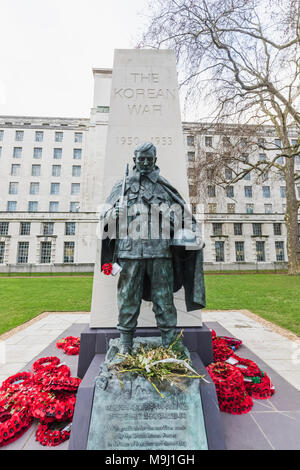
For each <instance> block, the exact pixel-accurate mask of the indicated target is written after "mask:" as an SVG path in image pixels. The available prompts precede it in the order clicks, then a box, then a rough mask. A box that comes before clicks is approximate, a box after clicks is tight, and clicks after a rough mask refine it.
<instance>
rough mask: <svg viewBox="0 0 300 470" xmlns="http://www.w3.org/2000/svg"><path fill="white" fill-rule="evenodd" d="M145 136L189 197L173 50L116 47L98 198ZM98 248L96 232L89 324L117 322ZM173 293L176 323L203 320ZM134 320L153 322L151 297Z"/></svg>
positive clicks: (111, 280) (113, 282) (112, 280)
mask: <svg viewBox="0 0 300 470" xmlns="http://www.w3.org/2000/svg"><path fill="white" fill-rule="evenodd" d="M143 142H152V143H153V144H154V145H155V146H156V148H157V157H158V161H157V162H158V166H159V168H160V174H161V175H162V176H165V177H166V178H167V179H168V181H169V182H170V183H171V184H172V185H173V186H174V187H175V188H176V189H177V190H178V192H179V193H180V194H181V195H182V197H183V198H184V199H185V201H188V200H189V197H188V183H187V169H186V158H185V151H184V145H183V134H182V124H181V115H180V106H179V96H178V83H177V73H176V63H175V54H174V52H173V51H171V50H144V49H129V50H126V49H125V50H123V49H122V50H116V51H115V56H114V64H113V74H112V86H111V99H110V112H109V121H108V132H107V142H106V153H105V162H104V174H103V175H99V178H103V184H102V185H101V187H102V195H101V198H100V200H101V201H103V202H104V201H105V199H106V197H107V196H108V194H109V193H110V191H111V188H112V187H113V185H114V184H115V182H116V181H117V180H120V179H122V178H123V177H124V173H125V168H126V164H127V163H129V164H130V166H131V165H132V164H133V161H132V158H133V153H134V149H135V148H136V147H137V146H138V145H139V144H141V143H143ZM100 209H101V208H100ZM99 236H100V233H99ZM100 253H101V240H100V237H99V239H98V248H97V255H96V264H95V273H94V285H93V297H92V311H91V324H90V326H91V328H101V327H104V328H105V327H106V328H107V327H115V326H116V324H117V318H118V309H117V277H113V276H105V275H103V274H102V273H101V266H100ZM174 299H175V305H176V308H177V311H178V326H201V313H200V311H194V312H193V315H190V314H188V313H187V312H186V309H185V302H184V300H183V298H182V296H181V294H180V293H179V294H175V297H174ZM138 326H156V324H155V318H154V315H153V312H152V305H151V303H148V302H143V304H142V306H141V313H140V316H139V324H138Z"/></svg>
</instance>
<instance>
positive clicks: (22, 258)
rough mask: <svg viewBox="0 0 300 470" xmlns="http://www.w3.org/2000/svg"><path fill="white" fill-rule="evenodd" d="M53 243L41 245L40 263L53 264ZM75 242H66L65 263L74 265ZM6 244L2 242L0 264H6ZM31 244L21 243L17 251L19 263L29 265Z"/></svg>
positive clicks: (0, 245)
mask: <svg viewBox="0 0 300 470" xmlns="http://www.w3.org/2000/svg"><path fill="white" fill-rule="evenodd" d="M51 248H52V242H48V241H47V242H41V243H40V254H39V262H40V263H51ZM74 252H75V242H64V255H63V262H64V263H74ZM4 253H5V242H0V264H3V263H4ZM28 253H29V242H19V243H18V251H17V263H19V264H26V263H28Z"/></svg>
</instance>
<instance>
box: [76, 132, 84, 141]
mask: <svg viewBox="0 0 300 470" xmlns="http://www.w3.org/2000/svg"><path fill="white" fill-rule="evenodd" d="M74 142H76V143H81V142H82V132H75V134H74Z"/></svg>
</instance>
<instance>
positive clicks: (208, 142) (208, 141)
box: [205, 136, 212, 147]
mask: <svg viewBox="0 0 300 470" xmlns="http://www.w3.org/2000/svg"><path fill="white" fill-rule="evenodd" d="M205 146H206V147H212V137H211V136H205Z"/></svg>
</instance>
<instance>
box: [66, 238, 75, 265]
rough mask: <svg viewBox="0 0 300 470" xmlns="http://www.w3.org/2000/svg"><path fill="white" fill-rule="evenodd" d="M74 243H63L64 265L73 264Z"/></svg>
mask: <svg viewBox="0 0 300 470" xmlns="http://www.w3.org/2000/svg"><path fill="white" fill-rule="evenodd" d="M74 249H75V243H74V242H65V243H64V263H74Z"/></svg>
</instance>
